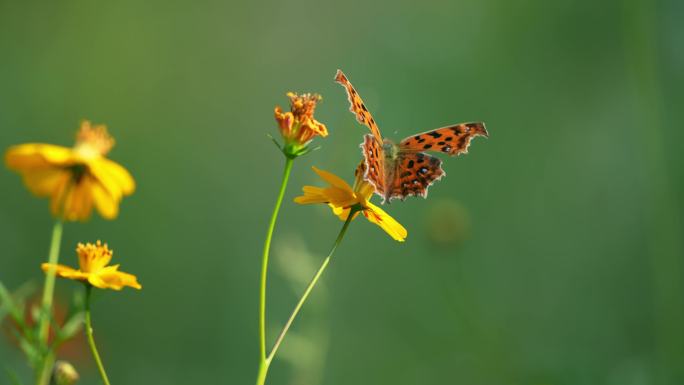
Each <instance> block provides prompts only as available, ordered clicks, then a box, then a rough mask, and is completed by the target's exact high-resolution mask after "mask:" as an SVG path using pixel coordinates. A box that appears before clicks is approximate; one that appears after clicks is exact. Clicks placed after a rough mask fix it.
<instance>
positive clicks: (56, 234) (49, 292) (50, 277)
mask: <svg viewBox="0 0 684 385" xmlns="http://www.w3.org/2000/svg"><path fill="white" fill-rule="evenodd" d="M61 241H62V221H61V220H59V219H58V220H57V221H56V222H55V224H54V226H53V227H52V239H51V240H50V253H49V254H48V263H49V264H50V265H51V267H50V269H48V271H47V274H45V285H44V286H43V299H42V303H41V304H42V314H41V317H40V328H39V329H38V336H39V338H40V340H41V341H42V342H43V344H44V345H47V342H48V341H47V340H48V326H49V324H50V322H49V321H50V317H49V316H48V315H49V314H50V309H51V308H52V297H53V294H54V292H55V275H56V269H55V266H54V265H56V264H57V263H58V262H59V245H60V243H61Z"/></svg>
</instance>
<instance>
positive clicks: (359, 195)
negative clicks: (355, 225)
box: [295, 167, 408, 242]
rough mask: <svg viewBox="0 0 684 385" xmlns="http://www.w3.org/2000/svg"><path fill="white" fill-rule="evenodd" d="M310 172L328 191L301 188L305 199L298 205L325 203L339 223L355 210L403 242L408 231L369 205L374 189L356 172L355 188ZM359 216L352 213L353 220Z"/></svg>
mask: <svg viewBox="0 0 684 385" xmlns="http://www.w3.org/2000/svg"><path fill="white" fill-rule="evenodd" d="M313 170H314V171H315V172H316V173H317V174H318V175H319V176H320V177H321V178H322V179H323V180H325V181H326V182H328V183H329V184H330V186H329V187H325V188H322V187H314V186H304V188H303V191H304V195H302V196H298V197H296V198H295V202H297V203H299V204H303V205H305V204H313V203H327V204H328V205H329V206H330V208H331V209H332V210H333V213H334V214H335V215H337V216H338V217H339V218H340V219H341V220H343V221H346V220H347V218H348V217H349V213H350V212H351V210H352V209H355V210H358V211H360V212H362V213H363V215H364V216H365V217H366V218H367V219H368V220H369V221H370V222H372V223H375V224H376V225H378V226H380V227H381V228H382V229H383V230H385V232H387V234H389V235H390V236H391V237H392V238H394V239H395V240H397V241H399V242H403V241H404V240H405V239H406V236H407V234H408V233H407V231H406V229H405V228H404V226H402V225H401V224H400V223H399V222H397V221H396V220H395V219H394V218H392V217H391V216H389V214H387V213H386V212H385V211H384V210H382V209H381V208H380V207H378V206H376V205H374V204H372V203H371V202H370V198H371V197H372V196H373V192H374V190H373V186H372V185H371V184H370V183H368V182H366V181H365V180H363V177H362V176H361V175H362V173H359V172H357V176H356V182H355V183H354V188H352V187H351V186H349V185H348V184H347V182H345V181H344V180H342V179H341V178H340V177H338V176H337V175H334V174H332V173H329V172H327V171H323V170H319V169H318V168H316V167H313ZM356 215H358V212H355V213H354V216H356Z"/></svg>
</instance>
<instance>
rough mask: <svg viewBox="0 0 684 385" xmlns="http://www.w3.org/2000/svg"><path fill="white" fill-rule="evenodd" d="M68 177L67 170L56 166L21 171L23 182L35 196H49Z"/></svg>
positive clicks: (66, 180)
mask: <svg viewBox="0 0 684 385" xmlns="http://www.w3.org/2000/svg"><path fill="white" fill-rule="evenodd" d="M70 178H71V174H70V173H69V171H67V170H65V169H63V168H56V167H48V168H36V169H30V170H25V171H24V172H23V180H24V184H25V185H26V187H27V188H28V189H29V191H31V192H32V193H33V194H35V195H37V196H51V195H52V194H53V193H54V192H55V190H57V189H58V188H60V186H62V185H64V184H65V183H66V182H68V180H69V179H70Z"/></svg>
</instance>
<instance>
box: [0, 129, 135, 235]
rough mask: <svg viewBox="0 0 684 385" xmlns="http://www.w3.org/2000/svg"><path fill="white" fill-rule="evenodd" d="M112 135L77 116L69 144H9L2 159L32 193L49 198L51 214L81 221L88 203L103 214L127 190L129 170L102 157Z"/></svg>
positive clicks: (109, 213) (112, 214) (110, 215)
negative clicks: (73, 137)
mask: <svg viewBox="0 0 684 385" xmlns="http://www.w3.org/2000/svg"><path fill="white" fill-rule="evenodd" d="M113 146H114V139H113V138H112V137H111V136H109V134H108V133H107V128H106V127H105V126H104V125H95V126H92V125H91V124H90V122H89V121H87V120H86V121H83V122H82V123H81V128H80V129H79V131H78V133H77V135H76V144H75V145H74V147H72V148H68V147H62V146H56V145H52V144H43V143H27V144H20V145H17V146H13V147H10V148H9V149H8V150H7V152H6V153H5V163H6V164H7V167H9V168H10V169H12V170H14V171H17V172H18V173H20V174H21V176H22V178H23V180H24V184H25V185H26V187H28V189H29V190H30V191H31V192H32V193H34V194H35V195H37V196H41V197H49V198H50V210H51V211H52V214H53V215H55V216H57V217H60V218H63V219H65V220H70V221H76V220H81V221H83V220H86V219H88V218H89V217H90V214H91V212H92V209H93V206H95V207H96V208H97V211H98V212H99V213H100V215H102V217H104V218H106V219H114V218H116V216H117V215H118V213H119V203H120V202H121V199H122V198H123V197H124V196H126V195H130V194H132V193H133V191H134V190H135V181H134V180H133V177H132V176H131V174H129V172H128V171H127V170H126V169H125V168H123V167H122V166H121V165H119V164H118V163H116V162H113V161H111V160H109V159H107V158H106V155H107V153H109V151H110V150H111V149H112V147H113Z"/></svg>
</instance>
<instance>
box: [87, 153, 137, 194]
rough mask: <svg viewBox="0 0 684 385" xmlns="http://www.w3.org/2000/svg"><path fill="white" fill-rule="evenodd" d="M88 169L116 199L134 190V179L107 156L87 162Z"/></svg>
mask: <svg viewBox="0 0 684 385" xmlns="http://www.w3.org/2000/svg"><path fill="white" fill-rule="evenodd" d="M88 169H89V170H90V172H91V173H92V174H93V176H94V177H95V178H96V179H97V180H98V181H99V182H100V183H101V184H102V186H103V187H104V188H106V189H107V191H108V192H109V194H110V195H111V196H112V197H113V198H114V199H115V200H117V201H119V200H120V199H121V197H122V196H124V195H130V194H132V193H133V191H135V181H134V180H133V177H132V176H131V174H130V173H129V172H128V171H127V170H126V169H125V168H124V167H123V166H121V165H119V164H118V163H116V162H113V161H111V160H109V159H107V158H97V159H93V160H91V161H89V162H88Z"/></svg>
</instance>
